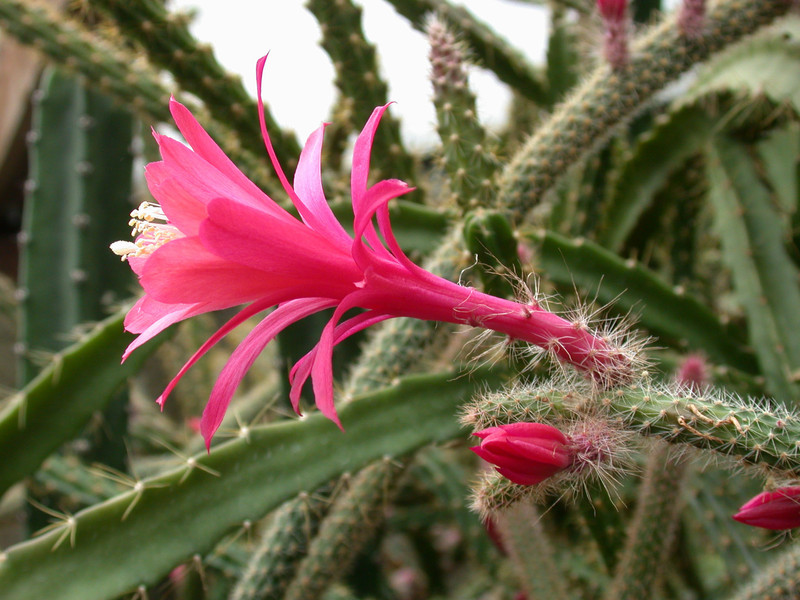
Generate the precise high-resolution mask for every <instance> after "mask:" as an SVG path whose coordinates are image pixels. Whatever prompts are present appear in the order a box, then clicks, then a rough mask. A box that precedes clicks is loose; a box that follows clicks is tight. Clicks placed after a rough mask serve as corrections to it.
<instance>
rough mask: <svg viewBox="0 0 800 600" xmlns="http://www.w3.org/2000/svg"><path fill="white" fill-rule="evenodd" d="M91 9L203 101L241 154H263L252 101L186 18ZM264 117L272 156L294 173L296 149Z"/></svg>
mask: <svg viewBox="0 0 800 600" xmlns="http://www.w3.org/2000/svg"><path fill="white" fill-rule="evenodd" d="M90 4H91V5H92V6H93V7H94V8H96V9H97V10H99V11H101V12H103V13H106V14H108V15H109V16H111V17H112V18H113V19H114V20H115V22H116V23H117V25H118V26H119V27H120V29H121V30H122V31H123V32H124V33H126V34H127V35H129V36H130V37H131V38H132V39H134V40H137V41H138V42H139V43H140V44H141V46H142V48H144V50H145V51H146V52H147V55H148V57H149V58H150V60H151V61H152V62H153V63H154V64H156V65H159V66H161V67H163V68H165V69H167V70H168V71H169V72H170V73H172V75H173V76H174V77H175V79H176V80H177V81H178V83H179V84H180V85H181V87H183V88H184V89H186V90H187V91H190V92H192V93H193V94H196V95H197V97H198V98H200V99H201V100H203V102H204V103H205V104H206V106H207V107H208V109H209V111H210V112H211V114H212V116H213V117H214V118H215V119H216V120H218V121H219V122H221V123H225V124H226V125H229V126H230V127H232V128H233V129H235V131H236V133H237V135H238V137H239V139H240V141H241V143H242V145H243V146H244V147H245V148H247V149H248V150H249V151H250V152H252V153H253V154H254V155H256V156H258V155H259V154H260V153H261V152H263V149H264V144H263V141H262V140H261V135H260V133H259V131H258V128H257V127H254V126H253V123H254V120H255V119H256V115H257V114H258V112H257V110H258V109H257V107H256V103H255V100H253V98H252V97H251V96H250V94H249V93H248V92H247V90H246V89H245V88H244V86H243V85H242V82H241V80H240V78H239V76H238V75H234V74H231V73H228V72H226V71H225V69H224V68H223V67H222V66H221V65H220V64H219V62H218V61H217V59H216V57H215V56H214V52H213V50H212V49H211V47H210V46H208V45H207V44H202V43H200V42H198V41H197V40H196V39H195V38H194V36H193V35H192V34H191V32H190V31H189V27H188V24H189V19H188V18H187V16H186V15H185V14H181V13H170V12H169V11H168V10H167V9H166V8H165V5H164V3H163V2H160V1H158V0H135V1H128V0H124V1H122V0H91V2H90ZM254 64H255V62H254ZM264 116H265V119H266V122H267V127H268V128H269V132H270V138H271V140H272V144H273V146H274V148H275V153H276V154H277V156H278V157H279V159H280V160H281V162H282V163H283V164H285V165H286V166H287V167H288V168H289V169H290V170H293V169H294V166H295V164H296V162H297V156H299V154H300V146H299V145H298V144H297V141H296V140H295V138H294V136H293V135H291V134H287V133H285V132H284V131H282V130H281V128H280V127H278V125H277V124H276V123H275V121H274V119H273V118H272V116H271V114H270V112H269V109H268V108H265V112H264Z"/></svg>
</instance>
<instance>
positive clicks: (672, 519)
mask: <svg viewBox="0 0 800 600" xmlns="http://www.w3.org/2000/svg"><path fill="white" fill-rule="evenodd" d="M671 452H672V449H671V448H670V447H669V446H668V445H667V444H664V443H661V444H660V445H659V446H658V447H657V448H654V449H652V450H651V451H650V452H649V453H648V458H647V465H646V467H645V472H644V477H643V480H642V484H641V486H640V488H639V494H638V497H637V499H636V508H635V512H634V515H633V519H632V521H631V523H630V525H629V526H628V534H627V540H626V542H625V546H624V548H623V549H622V554H621V556H620V558H619V563H618V565H617V569H616V573H615V574H614V580H613V582H612V583H611V585H610V586H609V587H608V589H607V590H606V594H605V598H607V599H608V600H617V599H619V600H648V599H649V598H652V597H653V595H654V593H656V590H658V588H659V586H661V585H663V583H664V581H662V580H661V577H662V576H663V573H664V568H663V565H664V563H665V561H666V560H667V559H668V554H669V551H670V549H671V546H672V544H673V542H674V540H675V533H676V531H677V526H678V523H679V520H680V519H679V516H680V511H681V509H682V508H683V503H682V501H681V495H682V493H683V488H684V483H685V480H686V478H685V471H686V464H685V462H683V461H682V460H680V459H679V458H678V457H676V456H674V455H672V456H671Z"/></svg>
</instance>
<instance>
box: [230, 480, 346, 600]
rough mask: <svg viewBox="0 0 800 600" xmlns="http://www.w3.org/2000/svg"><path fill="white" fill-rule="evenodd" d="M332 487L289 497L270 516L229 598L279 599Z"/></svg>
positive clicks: (324, 509) (323, 511)
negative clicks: (289, 498) (270, 518)
mask: <svg viewBox="0 0 800 600" xmlns="http://www.w3.org/2000/svg"><path fill="white" fill-rule="evenodd" d="M331 492H332V486H330V485H326V486H324V489H319V490H317V491H316V492H314V493H311V494H309V493H303V494H300V495H299V496H298V497H297V498H294V499H293V500H289V501H288V502H286V503H285V504H284V505H283V506H281V507H280V508H279V509H278V510H277V511H275V514H274V515H273V516H272V520H271V521H270V523H269V525H268V526H267V528H266V529H265V531H264V533H263V534H262V536H261V538H260V539H259V541H258V545H257V547H256V548H255V550H254V551H253V553H252V554H251V556H250V560H249V561H248V564H247V568H246V570H245V572H244V573H243V575H242V577H241V579H239V580H238V581H237V582H236V585H235V587H234V588H233V590H232V592H231V594H230V600H264V599H266V600H273V599H274V600H280V598H283V594H284V592H285V591H286V588H287V587H288V585H289V584H290V583H291V580H292V578H293V577H294V574H295V572H296V569H297V564H298V563H299V561H300V560H302V558H303V557H304V556H305V554H306V553H307V552H308V546H309V544H310V543H311V540H313V539H314V537H315V536H316V535H317V531H319V526H320V524H321V523H322V516H323V515H324V514H326V513H327V512H328V509H329V508H330V504H331V502H332V501H333V500H332V498H331V497H330V496H331Z"/></svg>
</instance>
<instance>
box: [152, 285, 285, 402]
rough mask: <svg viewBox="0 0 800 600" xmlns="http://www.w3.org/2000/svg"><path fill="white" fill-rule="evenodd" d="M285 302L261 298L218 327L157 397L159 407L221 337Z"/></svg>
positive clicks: (277, 299)
mask: <svg viewBox="0 0 800 600" xmlns="http://www.w3.org/2000/svg"><path fill="white" fill-rule="evenodd" d="M281 300H285V299H281V298H280V297H278V296H277V295H276V297H273V298H262V299H260V300H258V301H257V302H253V304H251V305H250V306H248V307H246V308H244V309H242V310H240V311H239V312H238V313H237V314H236V315H234V316H233V318H231V319H230V320H229V321H228V322H227V323H225V324H224V325H223V326H222V327H220V328H219V329H218V330H217V331H216V332H215V333H214V335H212V336H211V337H210V338H208V339H207V340H206V341H205V342H204V343H203V345H202V346H200V348H198V349H197V352H195V353H194V354H193V355H192V357H191V358H190V359H189V360H187V361H186V364H184V365H183V367H182V368H181V370H180V371H178V374H177V375H175V377H173V378H172V381H170V382H169V384H168V385H167V387H166V388H165V389H164V391H163V392H162V393H161V395H160V396H159V397H158V400H157V401H156V402H158V404H159V406H161V407H162V408H163V407H164V402H165V401H166V399H167V397H168V396H169V395H170V393H171V392H172V390H173V389H174V388H175V386H176V385H177V383H178V382H179V381H180V380H181V378H182V377H183V376H184V374H185V373H186V372H187V371H188V370H189V369H190V368H191V367H192V366H193V365H194V363H196V362H197V361H198V360H199V359H200V358H201V357H202V356H204V355H205V354H206V352H208V351H209V350H210V349H211V348H212V347H213V346H214V345H215V344H216V343H217V342H219V341H220V340H221V339H222V338H223V337H225V336H226V335H228V333H230V332H231V331H232V330H233V329H234V328H236V327H237V326H239V325H241V324H242V323H244V322H245V321H246V320H247V319H249V318H250V317H252V316H253V315H256V314H258V313H260V312H261V311H263V310H266V309H268V308H269V307H271V306H274V305H275V304H277V303H278V301H281Z"/></svg>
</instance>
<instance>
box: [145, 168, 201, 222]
mask: <svg viewBox="0 0 800 600" xmlns="http://www.w3.org/2000/svg"><path fill="white" fill-rule="evenodd" d="M144 176H145V179H146V180H147V187H148V188H149V189H150V193H151V194H152V195H153V198H155V200H156V202H158V203H159V205H160V206H161V209H162V210H163V211H164V214H165V215H166V216H167V220H168V221H169V223H170V225H174V226H175V227H177V228H178V229H180V230H181V232H182V233H183V234H184V235H197V231H198V230H199V229H200V222H201V221H202V220H203V219H205V218H206V214H207V213H206V207H205V204H204V203H203V202H200V201H199V200H198V199H197V198H196V197H194V196H193V195H192V194H190V193H189V191H188V190H187V189H186V188H185V187H184V186H182V185H181V184H180V181H179V180H178V179H176V178H175V177H173V176H172V174H171V171H170V169H169V168H168V167H166V166H165V165H164V162H163V161H159V162H154V163H150V164H149V165H147V166H146V167H145V171H144Z"/></svg>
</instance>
